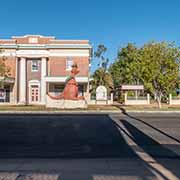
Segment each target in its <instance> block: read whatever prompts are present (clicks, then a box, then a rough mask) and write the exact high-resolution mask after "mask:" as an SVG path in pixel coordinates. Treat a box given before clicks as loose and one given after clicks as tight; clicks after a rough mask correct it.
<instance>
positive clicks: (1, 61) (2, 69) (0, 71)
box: [0, 50, 10, 87]
mask: <svg viewBox="0 0 180 180" xmlns="http://www.w3.org/2000/svg"><path fill="white" fill-rule="evenodd" d="M0 53H2V50H0ZM9 72H10V69H9V67H7V66H6V58H5V57H3V56H0V77H7V76H8V75H9ZM0 86H1V87H2V86H3V82H2V81H0Z"/></svg>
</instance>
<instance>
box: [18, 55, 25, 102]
mask: <svg viewBox="0 0 180 180" xmlns="http://www.w3.org/2000/svg"><path fill="white" fill-rule="evenodd" d="M19 84H20V87H19V91H20V92H19V103H20V104H26V58H23V57H22V58H21V59H20V73H19Z"/></svg>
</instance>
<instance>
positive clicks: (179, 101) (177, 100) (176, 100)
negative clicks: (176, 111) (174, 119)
mask: <svg viewBox="0 0 180 180" xmlns="http://www.w3.org/2000/svg"><path fill="white" fill-rule="evenodd" d="M169 104H170V105H180V98H173V97H172V95H171V94H169Z"/></svg>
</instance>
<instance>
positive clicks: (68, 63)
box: [66, 57, 73, 71]
mask: <svg viewBox="0 0 180 180" xmlns="http://www.w3.org/2000/svg"><path fill="white" fill-rule="evenodd" d="M72 65H73V59H72V58H71V57H68V58H67V59H66V70H67V71H69V70H71V69H72Z"/></svg>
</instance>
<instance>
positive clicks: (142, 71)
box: [110, 42, 180, 108]
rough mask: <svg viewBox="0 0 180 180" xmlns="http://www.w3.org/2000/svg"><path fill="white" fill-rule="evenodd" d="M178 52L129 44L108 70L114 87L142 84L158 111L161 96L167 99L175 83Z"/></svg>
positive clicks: (168, 46) (161, 46) (179, 63)
mask: <svg viewBox="0 0 180 180" xmlns="http://www.w3.org/2000/svg"><path fill="white" fill-rule="evenodd" d="M179 67H180V51H179V48H177V47H176V46H175V45H174V44H172V43H167V42H160V43H158V42H157V43H156V42H151V43H147V44H145V45H144V46H143V47H141V48H136V47H135V46H134V45H132V44H128V46H127V47H125V48H122V49H121V51H120V52H119V53H118V59H117V61H116V62H115V63H114V64H112V65H111V66H110V72H111V74H112V77H113V81H114V84H115V85H116V86H118V85H120V84H124V83H126V84H139V83H143V84H144V87H145V89H146V90H147V91H148V92H149V93H150V94H151V95H152V96H154V97H155V98H156V100H157V102H158V105H159V107H160V108H161V100H162V96H168V94H169V93H170V92H171V91H173V90H174V89H175V88H176V86H177V84H178V82H179V69H180V68H179Z"/></svg>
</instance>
